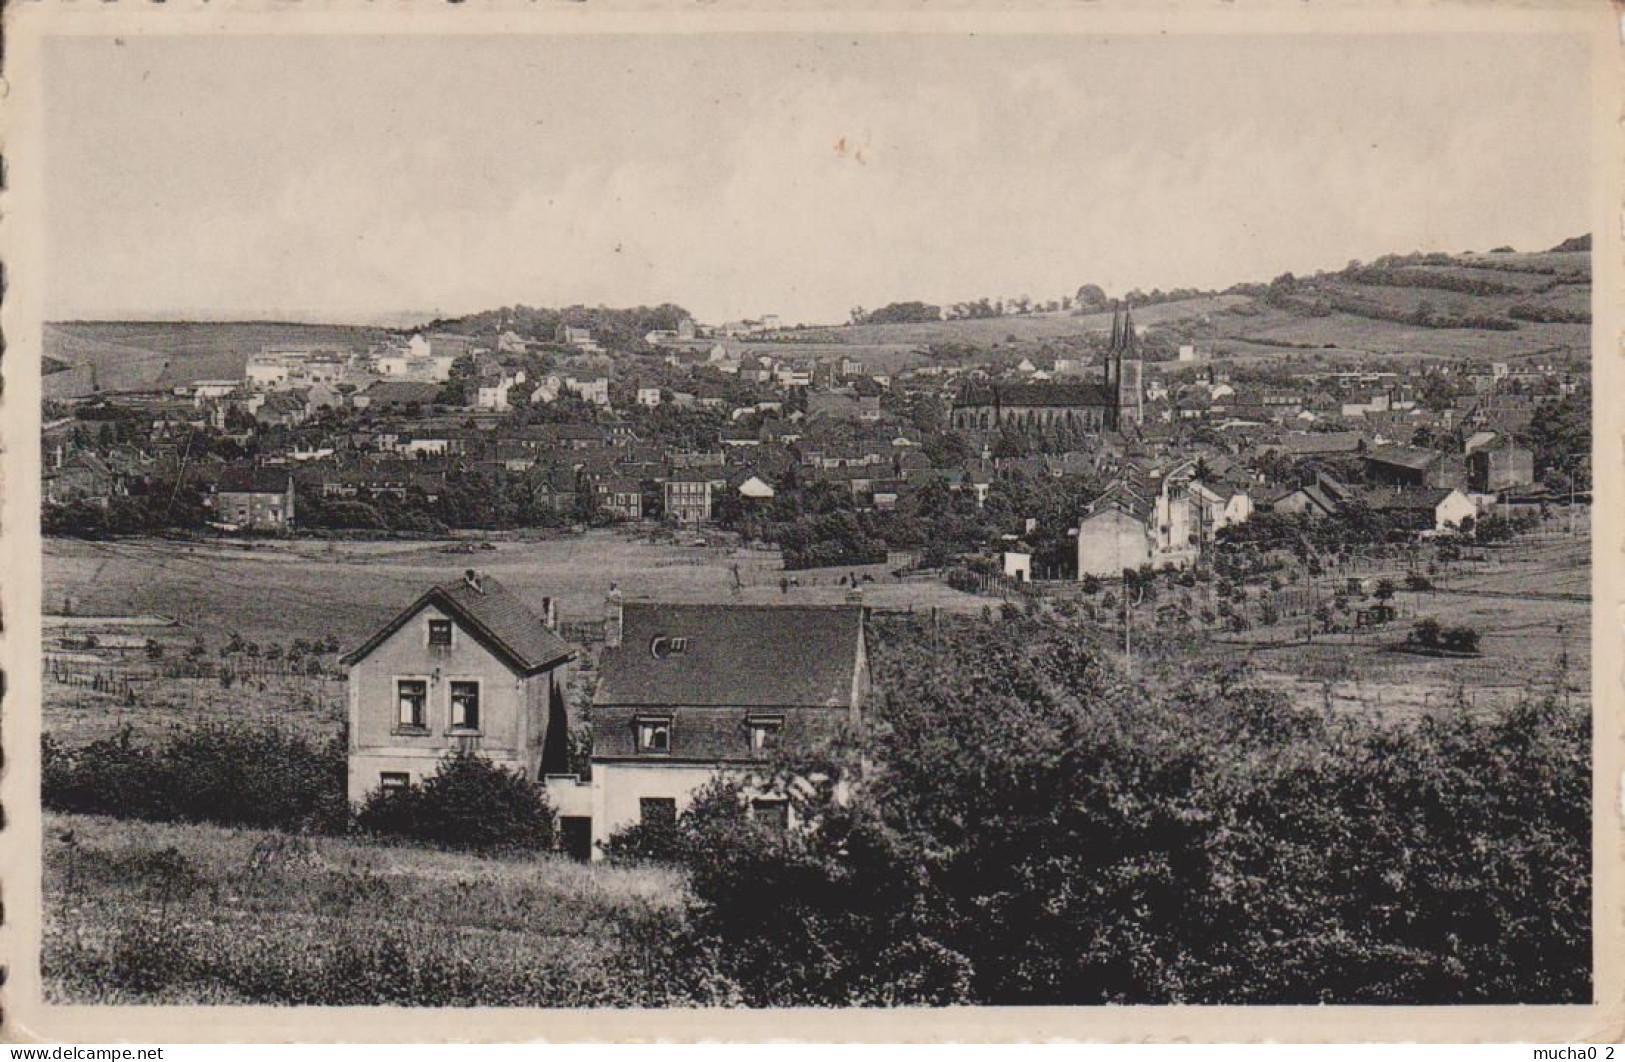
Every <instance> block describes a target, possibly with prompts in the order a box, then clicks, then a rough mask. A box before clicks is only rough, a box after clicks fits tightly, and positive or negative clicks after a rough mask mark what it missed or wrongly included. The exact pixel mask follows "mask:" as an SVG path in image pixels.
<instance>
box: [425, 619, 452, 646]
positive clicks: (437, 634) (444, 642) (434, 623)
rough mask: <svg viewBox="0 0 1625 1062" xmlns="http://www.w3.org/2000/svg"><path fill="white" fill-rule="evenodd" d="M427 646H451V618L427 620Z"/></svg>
mask: <svg viewBox="0 0 1625 1062" xmlns="http://www.w3.org/2000/svg"><path fill="white" fill-rule="evenodd" d="M429 647H430V648H431V649H433V648H440V649H450V648H451V620H449V619H432V620H430V621H429Z"/></svg>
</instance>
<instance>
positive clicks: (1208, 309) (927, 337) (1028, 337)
mask: <svg viewBox="0 0 1625 1062" xmlns="http://www.w3.org/2000/svg"><path fill="white" fill-rule="evenodd" d="M1248 301H1250V300H1248V299H1247V298H1246V297H1245V296H1237V295H1216V296H1213V297H1211V298H1202V299H1190V300H1186V301H1182V302H1167V303H1160V304H1158V305H1155V306H1141V307H1137V308H1136V309H1135V311H1134V321H1135V323H1136V324H1139V325H1166V324H1171V323H1174V322H1179V321H1186V320H1193V319H1194V320H1201V319H1203V318H1206V317H1209V316H1211V315H1213V314H1217V313H1219V312H1220V311H1222V310H1224V309H1227V308H1228V307H1230V306H1234V305H1238V304H1242V303H1246V302H1248ZM1111 327H1112V315H1111V312H1110V311H1109V310H1108V311H1105V312H1103V313H1092V314H1084V315H1082V316H1077V315H1074V314H1072V313H1071V312H1069V311H1067V312H1060V313H1032V314H1023V315H1021V316H1019V317H991V318H984V319H979V320H962V321H931V322H924V323H918V324H883V325H849V326H847V327H844V328H830V329H824V330H823V331H821V332H820V333H819V334H820V336H825V337H828V338H829V339H831V340H832V341H834V342H838V343H846V344H875V343H908V344H924V343H966V344H970V345H972V346H977V347H990V346H992V345H993V344H995V343H1005V342H1008V341H1009V340H1010V337H1011V336H1014V337H1015V339H1016V341H1017V342H1038V341H1042V340H1046V339H1062V338H1066V337H1069V336H1079V335H1087V334H1091V333H1093V334H1096V335H1102V336H1104V335H1106V334H1108V333H1110V332H1111Z"/></svg>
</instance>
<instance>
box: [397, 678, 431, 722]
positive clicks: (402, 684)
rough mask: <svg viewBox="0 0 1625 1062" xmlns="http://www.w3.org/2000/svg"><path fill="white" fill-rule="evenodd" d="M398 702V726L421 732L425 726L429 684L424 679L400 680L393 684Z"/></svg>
mask: <svg viewBox="0 0 1625 1062" xmlns="http://www.w3.org/2000/svg"><path fill="white" fill-rule="evenodd" d="M395 693H396V697H397V699H398V700H399V702H400V725H401V726H403V727H412V728H415V729H419V730H421V729H422V728H423V727H425V726H427V725H428V724H427V722H425V720H426V718H427V710H428V706H429V683H428V682H427V681H425V680H424V679H401V680H400V681H398V682H396V683H395Z"/></svg>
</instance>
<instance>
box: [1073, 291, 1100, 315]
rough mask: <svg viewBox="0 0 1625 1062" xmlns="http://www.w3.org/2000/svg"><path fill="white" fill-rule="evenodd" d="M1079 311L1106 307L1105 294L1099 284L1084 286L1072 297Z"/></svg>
mask: <svg viewBox="0 0 1625 1062" xmlns="http://www.w3.org/2000/svg"><path fill="white" fill-rule="evenodd" d="M1074 300H1075V301H1076V303H1077V306H1078V309H1079V310H1080V311H1084V310H1094V309H1099V308H1100V307H1103V306H1105V305H1107V298H1106V292H1105V291H1104V290H1103V289H1102V288H1101V287H1100V285H1099V284H1084V285H1083V286H1082V287H1080V288H1078V292H1077V295H1076V296H1074Z"/></svg>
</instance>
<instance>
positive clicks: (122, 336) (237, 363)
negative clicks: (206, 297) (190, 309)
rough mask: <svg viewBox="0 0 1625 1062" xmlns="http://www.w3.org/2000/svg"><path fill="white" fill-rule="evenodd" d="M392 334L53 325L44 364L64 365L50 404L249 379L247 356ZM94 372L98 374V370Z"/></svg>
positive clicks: (332, 328) (224, 325)
mask: <svg viewBox="0 0 1625 1062" xmlns="http://www.w3.org/2000/svg"><path fill="white" fill-rule="evenodd" d="M385 334H386V333H385V332H384V330H382V329H378V328H357V327H352V326H350V325H309V324H285V323H279V322H274V321H246V322H236V321H232V322H199V321H64V322H60V323H53V324H47V325H46V326H45V333H44V348H45V357H46V358H47V359H50V360H49V361H47V362H46V365H47V366H50V365H51V364H52V363H53V362H54V363H56V364H58V365H60V366H62V368H61V369H60V370H59V371H56V372H50V373H49V374H48V375H46V377H45V379H44V389H45V397H47V398H72V397H75V396H78V395H84V394H89V393H90V391H91V389H92V382H93V381H92V377H93V376H94V383H95V384H98V385H99V386H100V387H101V389H102V390H103V391H123V390H134V389H139V388H153V387H171V386H174V385H176V384H180V383H186V382H188V381H191V380H207V379H219V378H233V377H240V376H242V375H243V366H244V365H245V364H246V362H247V360H248V356H249V355H250V354H253V353H255V352H257V351H258V350H259V349H260V348H261V347H263V346H266V345H274V344H283V343H286V344H330V345H339V346H352V347H357V348H363V349H364V348H366V347H368V346H370V345H372V344H373V343H376V342H378V341H379V340H380V339H382V338H383V337H384V335H385ZM93 367H94V373H93V372H92V368H93Z"/></svg>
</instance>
